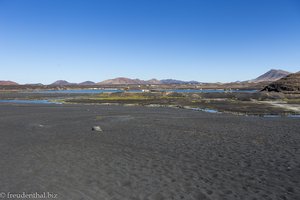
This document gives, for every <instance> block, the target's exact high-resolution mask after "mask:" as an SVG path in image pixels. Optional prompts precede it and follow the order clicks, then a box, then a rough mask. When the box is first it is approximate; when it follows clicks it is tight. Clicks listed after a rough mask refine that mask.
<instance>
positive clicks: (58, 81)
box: [50, 80, 76, 85]
mask: <svg viewBox="0 0 300 200" xmlns="http://www.w3.org/2000/svg"><path fill="white" fill-rule="evenodd" d="M74 84H76V83H69V82H68V81H66V80H57V81H55V82H54V83H51V84H50V85H74Z"/></svg>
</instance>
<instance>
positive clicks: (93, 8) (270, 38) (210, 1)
mask: <svg viewBox="0 0 300 200" xmlns="http://www.w3.org/2000/svg"><path fill="white" fill-rule="evenodd" d="M271 68H275V69H279V68H280V69H283V70H288V71H291V72H296V71H300V1H298V0H226V1H224V0H205V1H204V0H82V1H78V0H72V1H71V0H69V1H68V0H0V69H1V71H0V80H13V81H16V82H19V83H37V82H41V83H45V84H47V83H51V82H54V81H55V80H58V79H65V80H68V81H70V82H81V81H86V80H92V81H96V82H99V81H102V80H104V79H109V78H115V77H120V76H122V77H129V78H140V79H151V78H157V79H165V78H174V79H181V80H197V81H203V82H216V81H220V82H228V81H236V80H247V79H252V78H255V77H256V76H258V75H261V74H262V73H264V72H266V71H267V70H269V69H271Z"/></svg>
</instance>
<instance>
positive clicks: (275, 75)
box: [250, 69, 291, 83]
mask: <svg viewBox="0 0 300 200" xmlns="http://www.w3.org/2000/svg"><path fill="white" fill-rule="evenodd" d="M289 74H291V73H290V72H287V71H283V70H280V69H271V70H270V71H268V72H266V73H264V74H263V75H261V76H259V77H257V78H256V79H253V80H251V81H250V82H254V83H259V82H270V81H277V80H279V79H281V78H283V77H286V76H287V75H289Z"/></svg>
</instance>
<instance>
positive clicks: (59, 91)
mask: <svg viewBox="0 0 300 200" xmlns="http://www.w3.org/2000/svg"><path fill="white" fill-rule="evenodd" d="M106 92H107V93H113V92H123V90H101V89H99V90H93V89H86V90H34V91H32V92H31V93H39V94H49V93H51V94H52V93H59V94H97V93H106ZM24 93H27V91H26V92H24Z"/></svg>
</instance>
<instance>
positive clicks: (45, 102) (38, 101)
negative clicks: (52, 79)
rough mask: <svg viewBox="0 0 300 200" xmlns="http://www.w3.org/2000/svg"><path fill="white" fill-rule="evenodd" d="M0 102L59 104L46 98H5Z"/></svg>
mask: <svg viewBox="0 0 300 200" xmlns="http://www.w3.org/2000/svg"><path fill="white" fill-rule="evenodd" d="M0 103H14V104H59V103H56V102H51V101H48V100H21V99H7V100H0Z"/></svg>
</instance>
